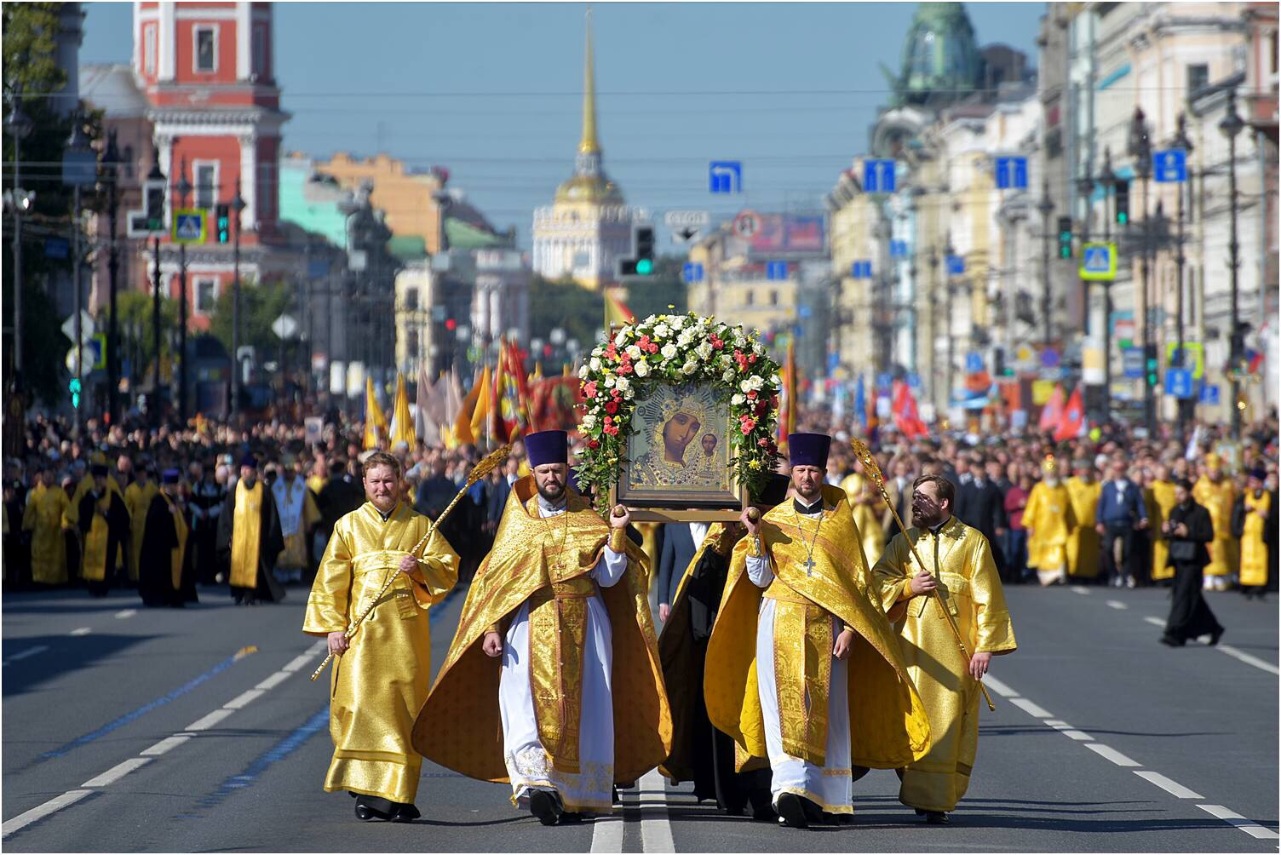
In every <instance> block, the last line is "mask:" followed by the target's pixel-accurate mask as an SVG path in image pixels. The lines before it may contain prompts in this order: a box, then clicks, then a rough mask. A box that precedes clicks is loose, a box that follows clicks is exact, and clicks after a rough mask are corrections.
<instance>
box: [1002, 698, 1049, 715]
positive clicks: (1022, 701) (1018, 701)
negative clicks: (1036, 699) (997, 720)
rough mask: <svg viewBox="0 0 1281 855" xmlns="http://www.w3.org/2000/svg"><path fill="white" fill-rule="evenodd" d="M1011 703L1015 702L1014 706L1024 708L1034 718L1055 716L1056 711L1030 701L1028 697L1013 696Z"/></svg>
mask: <svg viewBox="0 0 1281 855" xmlns="http://www.w3.org/2000/svg"><path fill="white" fill-rule="evenodd" d="M1010 703H1012V704H1014V706H1016V707H1018V708H1019V709H1021V710H1023V712H1025V713H1027V714H1028V715H1030V716H1032V717H1033V718H1053V717H1054V713H1052V712H1050V711H1049V710H1047V709H1045V708H1044V707H1039V706H1037V705H1036V704H1034V703H1032V702H1031V701H1029V700H1028V699H1027V698H1012V699H1011V700H1010Z"/></svg>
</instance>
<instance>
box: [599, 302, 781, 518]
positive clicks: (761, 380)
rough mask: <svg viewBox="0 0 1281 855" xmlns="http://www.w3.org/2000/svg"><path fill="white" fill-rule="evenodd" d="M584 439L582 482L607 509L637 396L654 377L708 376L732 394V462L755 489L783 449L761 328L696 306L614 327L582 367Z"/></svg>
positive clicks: (685, 379)
mask: <svg viewBox="0 0 1281 855" xmlns="http://www.w3.org/2000/svg"><path fill="white" fill-rule="evenodd" d="M578 376H579V379H580V380H581V381H582V392H583V405H582V406H583V409H584V415H583V419H582V423H581V424H580V425H579V431H580V432H581V433H582V435H583V437H584V439H586V441H587V444H586V447H585V449H584V450H583V453H582V456H581V457H580V459H579V462H578V464H577V466H576V473H577V476H578V481H579V484H580V485H581V486H582V487H583V489H584V490H588V489H590V490H592V491H593V495H595V496H596V502H597V505H598V506H599V508H600V509H601V510H604V507H605V505H606V504H607V503H608V496H609V490H610V487H611V486H612V485H613V484H614V483H616V482H617V480H618V477H619V471H620V467H621V466H622V464H623V462H624V458H625V457H626V449H627V438H628V437H629V436H631V435H632V434H634V433H636V430H637V429H636V427H635V426H634V425H633V423H632V417H633V415H635V412H636V408H637V401H638V400H639V401H643V400H645V399H646V397H647V395H648V392H649V391H650V390H651V389H652V388H653V387H654V386H656V385H657V384H662V383H666V384H673V385H676V384H684V383H692V382H700V381H701V382H710V383H711V384H712V385H713V388H714V389H715V390H716V394H717V397H718V398H720V399H721V400H726V401H729V404H730V414H731V417H732V419H733V422H734V423H736V425H737V430H733V431H731V434H730V435H731V445H732V454H731V460H732V462H731V464H730V465H731V467H732V468H733V470H734V476H735V478H736V479H737V481H738V483H739V484H741V485H743V486H744V487H746V488H747V489H748V490H749V491H751V492H752V493H756V492H757V491H758V490H759V489H760V488H761V487H762V486H763V485H764V483H765V481H766V480H767V479H768V477H769V474H770V473H771V472H773V471H774V461H775V460H776V458H777V456H778V444H777V441H776V439H775V433H776V431H777V427H778V397H779V390H780V386H781V380H780V379H779V365H778V363H777V362H775V361H774V360H772V359H770V357H769V356H768V355H766V352H765V348H764V346H763V345H762V344H761V343H760V340H759V335H758V334H756V333H749V332H748V331H746V330H744V328H743V327H742V325H731V324H726V323H723V322H721V321H717V320H716V319H715V318H706V317H701V316H699V315H695V314H693V313H692V312H691V313H689V314H685V315H650V316H649V317H647V318H645V319H644V320H641V321H637V322H635V323H631V324H627V325H625V326H623V327H622V328H621V329H617V330H615V331H614V334H613V337H612V338H611V339H608V340H607V341H606V342H605V343H604V344H600V345H597V346H596V348H595V349H594V350H593V351H592V353H591V357H590V358H589V359H588V361H587V364H586V365H584V366H583V367H582V368H580V369H579V372H578Z"/></svg>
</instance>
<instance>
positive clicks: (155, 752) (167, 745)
mask: <svg viewBox="0 0 1281 855" xmlns="http://www.w3.org/2000/svg"><path fill="white" fill-rule="evenodd" d="M193 736H195V734H194V733H179V734H176V735H174V736H166V737H165V738H164V739H162V740H160V741H159V742H157V743H156V744H155V745H153V746H151V747H150V748H147V749H145V750H144V751H143V752H142V756H143V757H159V756H160V755H162V754H167V753H169V752H170V751H172V750H173V749H175V748H177V747H178V746H179V745H182V744H183V743H184V742H186V741H187V740H188V739H191V738H192V737H193Z"/></svg>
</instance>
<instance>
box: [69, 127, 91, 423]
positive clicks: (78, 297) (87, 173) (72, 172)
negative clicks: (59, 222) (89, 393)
mask: <svg viewBox="0 0 1281 855" xmlns="http://www.w3.org/2000/svg"><path fill="white" fill-rule="evenodd" d="M73 121H74V122H75V124H74V125H73V126H72V129H71V137H70V139H68V140H67V147H66V149H65V150H64V151H63V153H62V183H63V184H69V185H71V188H72V189H71V192H72V216H71V240H72V251H71V258H72V263H71V289H72V291H73V292H74V293H73V298H74V301H75V302H74V310H75V321H74V326H75V336H76V341H75V348H76V378H75V379H76V386H77V389H79V392H78V393H77V394H78V395H79V397H78V398H77V399H76V401H75V402H74V404H75V423H74V424H73V425H72V428H73V433H74V435H75V436H76V437H77V438H78V437H79V436H80V425H81V422H82V421H83V418H82V417H81V416H82V415H83V412H84V374H85V370H84V329H83V322H82V320H81V316H82V315H83V314H84V308H83V306H82V301H83V294H81V290H80V263H81V257H80V189H81V188H82V187H86V186H88V185H90V184H93V182H94V178H95V173H96V172H97V171H98V156H97V155H96V154H94V151H93V148H92V147H91V146H90V145H89V137H88V136H86V135H85V132H84V121H83V117H81V116H79V115H77V116H75V117H74V119H73Z"/></svg>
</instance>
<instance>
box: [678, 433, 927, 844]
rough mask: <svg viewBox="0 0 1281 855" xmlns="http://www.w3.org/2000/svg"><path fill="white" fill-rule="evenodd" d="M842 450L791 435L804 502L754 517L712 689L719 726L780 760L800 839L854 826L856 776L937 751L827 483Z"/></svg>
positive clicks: (783, 816) (850, 518) (776, 782)
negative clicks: (814, 828)
mask: <svg viewBox="0 0 1281 855" xmlns="http://www.w3.org/2000/svg"><path fill="white" fill-rule="evenodd" d="M830 446H831V437H829V436H826V435H824V434H813V433H797V434H792V435H790V436H789V437H788V453H789V455H790V458H791V464H792V488H793V490H794V491H795V497H794V498H793V500H792V501H791V502H787V503H784V504H782V505H779V506H778V507H776V508H774V509H773V510H771V511H769V512H768V513H767V514H765V515H764V516H763V517H761V518H760V519H759V520H753V519H752V517H751V515H750V514H749V513H748V512H746V511H744V513H743V516H742V517H741V520H740V521H741V522H742V523H743V525H744V526H745V527H746V528H747V536H746V537H745V538H743V540H741V541H739V543H738V544H737V545H736V546H735V548H734V556H733V560H732V563H731V565H730V570H729V574H728V580H729V581H728V582H727V585H726V591H725V596H724V599H723V600H722V602H721V607H720V611H719V613H718V614H717V616H716V626H715V627H714V628H713V630H712V637H711V640H710V641H709V642H708V647H707V663H706V669H705V676H704V683H703V692H704V700H705V701H706V703H707V715H708V718H709V719H710V720H711V722H712V724H713V725H715V726H716V727H717V728H718V729H720V730H722V731H724V732H725V733H727V734H729V736H730V737H731V738H733V740H734V741H735V742H736V743H737V744H738V745H739V746H740V747H741V748H742V751H743V754H745V755H750V756H753V757H767V758H768V759H769V764H770V767H771V770H772V773H773V775H772V781H771V785H770V789H771V792H772V796H773V808H774V810H775V811H777V812H778V814H779V820H778V821H779V823H780V824H782V825H785V826H789V827H793V828H805V827H807V826H808V825H810V824H811V823H822V822H837V823H840V822H843V821H847V818H848V817H850V815H852V814H853V812H854V806H853V793H852V790H853V780H852V776H853V774H854V772H853V770H854V768H855V767H856V766H857V767H867V768H877V769H895V768H898V767H901V766H905V765H907V764H908V763H910V762H912V761H913V760H916V759H919V758H920V757H923V756H924V755H925V753H926V751H927V750H928V749H929V744H930V725H929V719H928V717H927V715H926V711H925V708H924V707H923V706H922V704H921V699H920V697H919V696H918V695H917V693H916V689H915V688H913V686H912V682H911V680H910V679H909V677H908V674H907V667H906V664H905V663H904V661H903V657H902V654H901V652H900V651H899V643H898V639H897V638H895V637H894V630H893V629H892V628H891V626H890V623H889V621H888V620H887V619H886V616H885V612H884V610H883V609H882V608H881V601H880V593H879V589H878V587H877V585H876V581H875V579H874V578H873V577H872V575H871V572H870V571H869V569H868V567H867V562H866V560H865V559H864V557H863V550H862V547H861V543H862V537H861V536H860V534H859V531H858V527H857V526H856V525H855V524H854V515H853V513H852V512H851V511H850V506H849V502H848V501H847V499H846V497H845V493H844V492H843V491H842V490H841V489H840V488H839V487H832V486H829V485H824V484H823V472H824V469H825V468H826V465H827V454H828V450H829V448H830ZM860 771H863V770H862V769H860Z"/></svg>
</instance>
